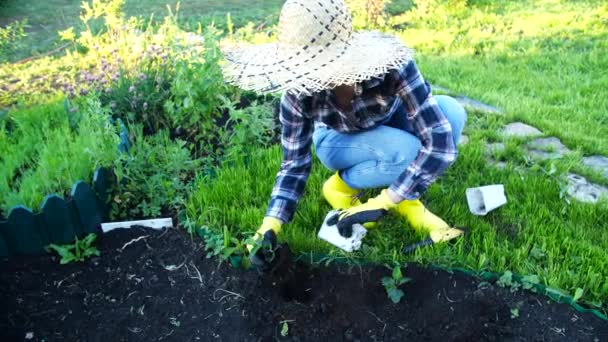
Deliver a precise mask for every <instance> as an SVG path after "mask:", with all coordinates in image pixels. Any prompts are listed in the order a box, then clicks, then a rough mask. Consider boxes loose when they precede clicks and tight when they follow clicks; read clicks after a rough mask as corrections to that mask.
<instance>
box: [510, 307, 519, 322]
mask: <svg viewBox="0 0 608 342" xmlns="http://www.w3.org/2000/svg"><path fill="white" fill-rule="evenodd" d="M517 317H519V309H518V308H513V309H511V319H515V318H517Z"/></svg>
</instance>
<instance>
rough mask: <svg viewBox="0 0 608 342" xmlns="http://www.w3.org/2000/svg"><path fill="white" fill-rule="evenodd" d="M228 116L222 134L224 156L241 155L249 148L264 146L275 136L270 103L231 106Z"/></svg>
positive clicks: (236, 156)
mask: <svg viewBox="0 0 608 342" xmlns="http://www.w3.org/2000/svg"><path fill="white" fill-rule="evenodd" d="M229 113H230V118H229V119H228V121H227V122H226V125H225V130H224V131H223V134H222V139H221V141H222V146H223V147H224V149H225V153H224V154H225V157H226V158H238V157H242V156H243V155H244V154H245V153H246V152H247V151H250V150H251V149H259V148H265V147H268V146H269V145H270V143H271V142H272V140H273V138H274V137H275V122H274V120H273V109H272V106H271V104H270V103H263V104H257V103H253V104H252V105H251V106H249V107H246V108H243V109H234V108H231V109H230V111H229Z"/></svg>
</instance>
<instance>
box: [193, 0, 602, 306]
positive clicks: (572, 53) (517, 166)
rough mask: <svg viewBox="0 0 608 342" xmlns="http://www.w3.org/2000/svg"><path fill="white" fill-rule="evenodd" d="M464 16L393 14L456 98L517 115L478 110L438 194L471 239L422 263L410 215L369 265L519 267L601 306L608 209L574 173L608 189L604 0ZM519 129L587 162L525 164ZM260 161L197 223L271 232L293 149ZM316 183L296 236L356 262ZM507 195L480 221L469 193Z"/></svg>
mask: <svg viewBox="0 0 608 342" xmlns="http://www.w3.org/2000/svg"><path fill="white" fill-rule="evenodd" d="M471 3H472V5H471V6H469V7H466V8H462V9H446V8H445V7H442V6H438V8H434V10H433V13H434V15H425V14H424V13H417V12H413V13H412V12H410V13H406V14H404V15H402V16H396V17H394V18H393V24H395V25H398V26H397V27H405V29H399V30H398V31H396V32H395V33H397V34H399V35H400V36H401V37H402V38H403V39H404V40H405V41H407V42H408V43H409V44H410V45H411V46H413V47H414V48H416V50H417V51H418V55H417V59H418V61H419V65H420V67H421V69H422V71H423V74H424V75H425V76H426V78H427V79H428V80H430V81H431V82H432V83H435V84H439V85H441V86H444V87H447V88H450V89H453V90H455V91H456V92H458V93H463V94H466V95H468V96H471V97H473V98H477V99H480V100H482V101H484V102H486V103H489V104H492V105H495V106H498V107H500V108H502V109H503V110H504V111H505V115H504V116H493V115H487V114H483V113H469V114H470V117H469V122H468V127H467V128H466V132H465V133H466V134H468V135H469V136H470V137H471V142H470V143H469V144H468V145H466V146H464V147H463V148H461V154H460V157H459V160H458V161H457V163H456V164H455V165H454V166H453V167H452V168H451V169H450V170H449V171H448V172H447V173H446V175H445V176H444V177H443V178H441V180H440V181H438V182H437V183H436V184H434V185H433V186H432V187H431V188H430V189H429V191H428V193H427V194H426V195H425V196H424V200H425V202H426V203H427V204H428V206H429V207H430V208H431V209H432V210H433V211H435V212H437V213H439V214H440V215H441V216H443V217H444V218H446V219H447V220H448V221H449V222H451V223H452V224H454V225H456V226H465V227H468V228H469V229H470V235H469V236H468V237H467V238H466V239H463V240H461V241H459V242H458V243H456V245H455V246H453V247H448V246H437V247H433V248H428V249H425V250H420V251H419V252H417V253H416V254H415V255H413V256H404V255H401V253H400V250H401V248H402V247H403V246H404V245H405V244H408V243H412V242H414V241H417V240H419V239H421V238H422V237H421V236H414V234H413V233H412V232H411V230H410V229H408V228H407V226H406V225H405V224H404V223H403V222H401V221H400V220H398V219H396V218H389V219H387V220H385V221H384V222H383V223H382V224H381V225H380V226H379V227H378V229H375V230H373V231H372V232H371V234H370V235H369V237H368V238H367V241H366V246H365V247H364V248H363V249H362V250H361V251H360V252H358V253H357V254H355V256H359V257H365V258H371V259H372V260H376V261H382V262H386V261H391V260H399V261H408V260H416V261H422V262H429V263H435V264H442V265H458V266H465V267H468V268H472V269H475V270H482V269H487V270H491V271H499V272H500V271H506V270H511V271H514V272H517V273H520V274H523V275H533V274H535V275H538V276H539V277H540V279H541V281H542V282H543V283H545V284H547V285H548V286H551V287H555V288H559V289H563V290H564V291H566V292H568V293H570V294H574V292H575V290H576V289H577V288H581V289H583V290H584V296H583V300H586V301H587V302H589V303H594V304H595V305H601V303H605V302H606V298H607V297H608V276H607V274H608V257H607V256H606V253H605V250H606V248H608V232H607V231H606V229H605V227H606V221H607V219H608V204H607V202H606V201H604V202H601V203H600V204H598V205H595V206H594V205H586V204H581V203H577V202H572V203H570V204H569V203H568V201H567V200H566V198H565V197H564V189H565V188H564V186H565V182H564V179H563V176H564V175H565V174H566V173H567V172H569V171H576V172H579V173H582V174H584V175H586V176H589V177H590V178H591V179H593V180H594V181H596V182H598V183H602V184H608V180H606V179H604V178H602V177H600V176H599V175H597V174H595V173H593V172H591V171H589V170H585V169H584V168H583V167H582V166H581V163H580V158H581V157H582V156H583V155H588V154H595V153H601V154H604V155H608V139H606V138H605V137H606V136H608V125H606V123H608V113H607V111H608V99H606V97H605V96H603V95H602V94H603V93H604V92H605V91H604V88H605V84H608V73H607V70H608V57H607V56H608V54H607V52H608V45H607V43H606V42H607V41H608V40H607V39H606V38H607V37H608V20H606V18H608V16H607V14H608V6H607V5H606V4H605V3H603V2H599V1H590V2H576V3H569V2H565V1H556V0H553V1H543V2H538V3H534V4H532V3H528V2H500V3H498V2H488V1H475V2H473V1H471ZM514 120H523V121H525V122H527V123H529V124H532V125H535V126H537V127H538V128H540V129H541V130H543V132H544V133H545V134H546V135H547V136H557V137H559V138H560V139H562V141H563V142H564V143H565V144H566V145H567V146H569V147H570V148H571V149H573V150H575V151H576V152H575V153H574V154H572V155H570V156H568V157H566V158H564V159H561V160H557V161H553V162H542V163H536V162H532V161H530V160H529V159H527V158H526V157H525V155H524V149H523V145H524V143H525V141H520V140H517V139H506V138H503V137H502V136H501V135H500V134H499V130H500V129H501V128H502V127H503V126H504V125H505V124H507V123H509V122H512V121H514ZM487 142H504V143H506V146H507V148H506V150H505V151H504V152H501V153H500V154H498V155H496V156H495V157H497V158H499V159H502V160H504V161H507V168H506V169H504V170H501V169H497V168H494V167H492V166H491V165H489V164H488V163H487V161H486V159H485V157H484V154H485V153H486V152H485V148H484V146H485V143H487ZM249 159H250V160H251V162H249V163H248V164H247V165H244V164H241V165H236V166H232V167H225V168H223V169H222V170H221V171H219V174H218V175H217V177H216V178H214V179H205V180H203V181H201V182H200V183H199V187H198V191H197V192H196V193H195V194H194V195H193V196H192V199H191V202H190V204H189V213H190V215H191V216H192V217H193V218H195V219H196V221H197V223H198V224H201V225H207V226H210V227H212V228H216V229H222V228H223V227H224V226H225V227H227V229H228V230H229V231H230V232H232V233H233V234H234V235H237V236H246V234H243V235H241V234H242V233H245V232H247V233H251V232H252V231H254V230H256V229H257V227H258V226H259V224H260V223H261V220H262V217H263V215H264V213H265V209H266V205H267V203H268V199H269V194H270V192H271V188H272V183H273V180H274V176H275V174H276V172H277V170H278V168H279V164H280V160H281V154H280V151H279V148H278V147H277V148H274V149H272V150H269V151H264V152H261V153H260V154H259V155H258V154H257V153H256V154H254V155H252V156H250V158H249ZM313 169H314V171H313V174H312V175H311V177H310V180H309V182H308V184H307V191H306V195H305V196H304V198H303V199H302V201H301V204H300V207H299V210H298V212H297V214H296V218H295V220H294V221H293V223H291V224H290V225H288V226H287V227H286V228H285V230H284V234H283V237H282V238H283V239H284V240H285V241H288V242H289V243H290V244H291V246H292V247H293V248H294V249H295V250H296V251H298V252H302V253H306V252H310V251H313V252H321V253H329V254H330V255H343V253H341V252H339V251H337V250H336V249H335V248H332V247H330V246H329V245H327V244H326V243H324V242H321V241H319V240H318V239H317V238H316V236H315V230H316V229H317V228H318V227H319V226H320V224H321V222H322V219H323V217H324V216H325V214H326V213H327V211H328V210H329V207H328V205H327V204H326V203H325V202H324V200H323V199H322V197H321V195H320V189H321V184H322V182H323V180H324V179H325V178H326V177H327V176H329V173H328V172H327V171H326V170H324V168H323V166H321V165H320V164H318V163H317V164H315V166H314V167H313ZM496 183H501V184H504V185H505V188H506V191H507V196H508V199H509V204H508V205H507V206H506V207H504V208H501V209H499V210H497V211H496V212H494V213H492V214H490V215H488V216H487V217H475V216H473V215H471V214H470V213H469V212H468V208H467V205H466V200H465V195H464V194H465V189H466V188H467V187H474V186H479V185H485V184H496Z"/></svg>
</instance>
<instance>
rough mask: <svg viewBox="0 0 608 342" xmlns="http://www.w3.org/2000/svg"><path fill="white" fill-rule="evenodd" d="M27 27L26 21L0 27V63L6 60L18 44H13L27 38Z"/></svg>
mask: <svg viewBox="0 0 608 342" xmlns="http://www.w3.org/2000/svg"><path fill="white" fill-rule="evenodd" d="M27 26H28V25H27V19H24V20H17V21H14V22H12V23H10V24H8V25H6V26H4V27H0V61H4V60H5V59H7V57H8V56H7V55H8V54H10V53H11V52H13V51H14V50H16V48H17V46H18V44H15V43H16V42H17V41H19V40H20V39H21V38H24V37H26V36H27V33H26V32H25V28H26V27H27Z"/></svg>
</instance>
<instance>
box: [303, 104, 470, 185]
mask: <svg viewBox="0 0 608 342" xmlns="http://www.w3.org/2000/svg"><path fill="white" fill-rule="evenodd" d="M435 99H437V102H438V103H439V107H440V108H441V110H442V111H443V113H444V114H445V115H446V117H447V119H448V121H449V122H450V124H451V126H452V132H453V135H454V143H455V144H457V143H458V141H459V140H460V136H461V135H462V129H463V128H464V124H465V122H466V118H467V114H466V112H465V110H464V108H463V107H462V105H461V104H460V103H458V102H457V101H456V100H455V99H453V98H451V97H449V96H443V95H437V96H435ZM313 144H314V146H315V149H316V152H317V157H318V158H319V160H320V161H321V163H323V165H325V167H327V168H328V169H330V170H332V171H340V176H341V177H342V179H343V180H344V182H346V184H348V185H349V186H350V187H351V188H353V189H369V188H379V187H387V186H389V185H390V184H392V183H393V181H394V180H395V179H397V177H398V176H399V175H400V174H401V173H402V172H403V171H405V169H406V168H407V167H408V165H409V164H411V163H412V162H413V161H414V160H415V159H416V157H417V156H418V152H419V151H420V148H421V147H422V144H421V142H420V140H419V139H418V137H416V135H415V134H413V129H412V127H411V123H410V122H409V121H408V120H407V117H406V113H405V109H404V108H400V109H399V110H397V111H396V112H395V113H394V114H393V115H392V117H391V118H390V120H388V122H386V123H385V124H383V125H380V126H378V127H375V128H373V129H370V130H367V131H363V132H357V133H350V134H346V133H340V132H337V131H335V130H333V129H331V128H328V127H318V128H317V129H315V132H314V134H313Z"/></svg>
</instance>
